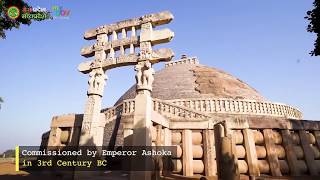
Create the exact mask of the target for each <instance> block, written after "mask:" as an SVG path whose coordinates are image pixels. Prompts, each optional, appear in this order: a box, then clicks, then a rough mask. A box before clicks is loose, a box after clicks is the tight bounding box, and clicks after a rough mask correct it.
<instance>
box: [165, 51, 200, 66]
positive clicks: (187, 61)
mask: <svg viewBox="0 0 320 180" xmlns="http://www.w3.org/2000/svg"><path fill="white" fill-rule="evenodd" d="M178 64H199V60H198V58H197V57H188V56H187V55H186V54H182V55H181V58H180V59H179V60H177V61H170V62H167V63H165V67H166V68H167V67H170V66H175V65H178Z"/></svg>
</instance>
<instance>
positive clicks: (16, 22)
mask: <svg viewBox="0 0 320 180" xmlns="http://www.w3.org/2000/svg"><path fill="white" fill-rule="evenodd" d="M12 6H15V7H17V8H18V9H19V10H20V11H21V10H22V9H24V8H25V9H26V8H31V6H29V5H28V4H27V3H26V2H24V1H23V0H0V38H2V39H5V38H6V34H5V31H6V30H11V29H12V28H17V29H18V28H19V27H20V24H25V25H30V24H31V23H32V20H31V19H28V18H22V16H21V15H20V16H19V17H18V18H16V19H12V18H10V17H8V15H7V12H8V9H9V7H12ZM35 13H36V12H30V14H35ZM37 13H42V14H46V17H48V18H51V16H50V13H49V12H37ZM35 20H36V21H42V20H44V19H35Z"/></svg>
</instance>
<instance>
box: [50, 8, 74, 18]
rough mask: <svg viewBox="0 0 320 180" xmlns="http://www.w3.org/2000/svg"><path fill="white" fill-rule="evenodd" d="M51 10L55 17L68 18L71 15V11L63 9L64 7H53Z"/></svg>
mask: <svg viewBox="0 0 320 180" xmlns="http://www.w3.org/2000/svg"><path fill="white" fill-rule="evenodd" d="M51 10H52V11H53V16H54V17H68V16H69V15H70V10H69V9H63V7H62V6H52V7H51Z"/></svg>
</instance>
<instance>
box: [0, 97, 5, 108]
mask: <svg viewBox="0 0 320 180" xmlns="http://www.w3.org/2000/svg"><path fill="white" fill-rule="evenodd" d="M3 102H4V100H3V99H2V97H0V103H3ZM0 109H1V104H0Z"/></svg>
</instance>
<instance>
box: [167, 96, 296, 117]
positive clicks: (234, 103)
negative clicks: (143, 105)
mask: <svg viewBox="0 0 320 180" xmlns="http://www.w3.org/2000/svg"><path fill="white" fill-rule="evenodd" d="M168 102H171V103H173V104H176V105H179V106H185V107H188V108H190V109H194V110H196V111H200V112H205V113H228V114H249V115H268V116H277V117H285V118H289V119H302V113H301V112H300V111H299V110H297V109H296V108H293V107H291V106H288V105H285V104H280V103H271V102H259V101H251V100H234V99H222V98H221V99H211V98H206V99H191V100H190V99H188V100H181V99H177V100H169V101H168Z"/></svg>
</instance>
